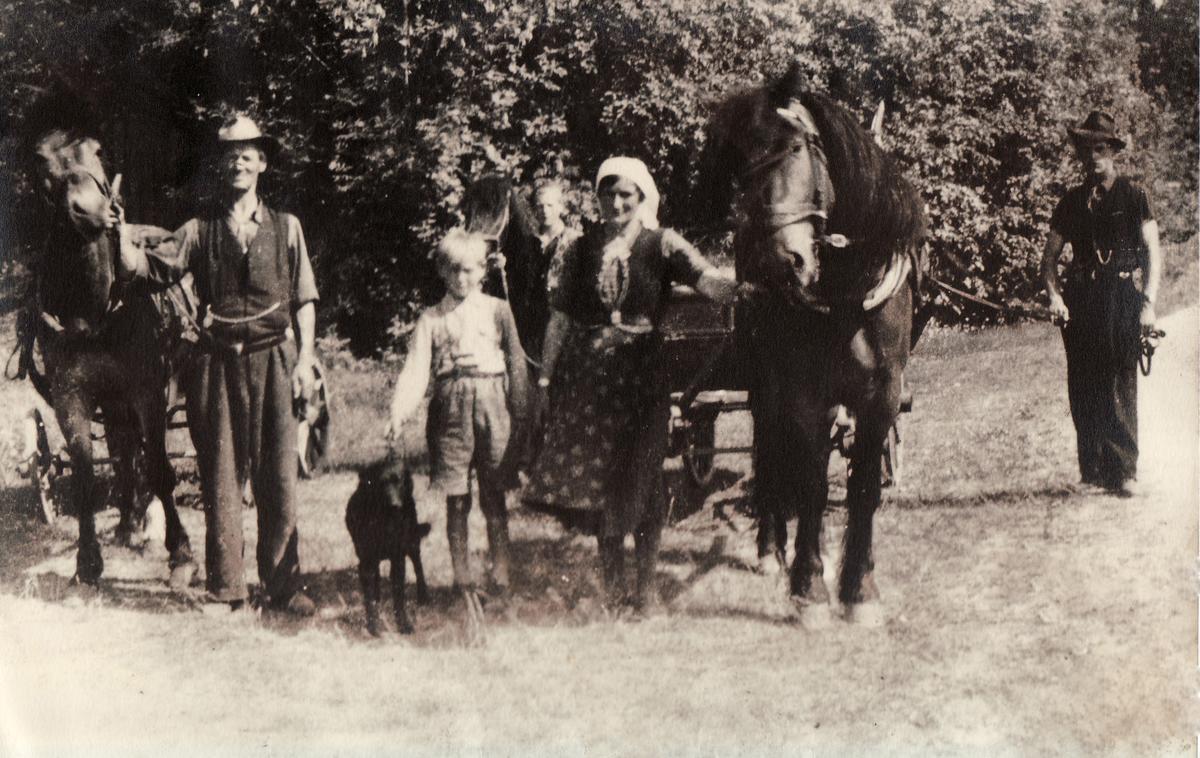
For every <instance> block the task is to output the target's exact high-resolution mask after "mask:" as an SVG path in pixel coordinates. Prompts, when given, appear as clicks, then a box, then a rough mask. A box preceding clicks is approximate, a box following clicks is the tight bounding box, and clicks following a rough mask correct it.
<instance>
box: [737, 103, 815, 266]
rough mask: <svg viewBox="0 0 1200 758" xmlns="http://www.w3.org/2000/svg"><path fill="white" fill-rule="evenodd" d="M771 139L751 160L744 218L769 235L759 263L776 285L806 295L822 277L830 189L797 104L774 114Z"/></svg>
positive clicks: (808, 124) (811, 125)
mask: <svg viewBox="0 0 1200 758" xmlns="http://www.w3.org/2000/svg"><path fill="white" fill-rule="evenodd" d="M773 115H774V117H775V121H776V123H775V124H774V129H773V130H772V132H771V133H772V138H771V140H770V142H769V143H767V144H766V145H765V148H764V149H761V150H759V151H758V153H757V154H756V155H754V156H753V157H752V158H751V161H750V167H749V170H748V171H747V172H746V178H745V180H744V185H745V192H744V195H743V198H744V207H745V211H746V214H747V216H748V217H749V218H750V219H751V220H752V221H753V222H756V223H757V225H758V226H759V228H762V229H765V230H766V231H767V232H768V233H769V235H770V244H769V245H766V246H765V247H766V249H765V250H763V251H762V252H763V254H764V260H761V261H760V262H759V265H760V266H761V267H762V273H764V274H766V275H767V276H769V277H771V278H773V279H776V280H777V281H788V280H793V281H795V282H796V283H797V284H799V285H800V287H802V288H804V289H807V288H809V287H812V286H813V285H815V284H816V283H817V281H818V279H819V278H820V275H821V259H820V256H819V255H818V254H817V240H818V238H819V236H820V234H821V232H822V231H823V227H824V220H825V217H826V211H827V209H828V207H829V206H830V205H831V204H832V201H833V197H832V185H831V184H830V183H829V179H828V174H827V173H826V168H825V165H824V157H823V155H822V154H821V148H820V142H819V136H818V134H817V128H816V125H815V124H814V123H813V121H812V116H811V115H810V114H809V113H808V111H807V110H805V109H804V107H803V106H802V105H801V104H800V103H799V101H796V100H789V101H788V102H787V103H786V104H785V105H784V106H782V107H779V108H776V109H775V113H774V114H773Z"/></svg>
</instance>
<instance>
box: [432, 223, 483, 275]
mask: <svg viewBox="0 0 1200 758" xmlns="http://www.w3.org/2000/svg"><path fill="white" fill-rule="evenodd" d="M486 260H487V240H485V239H484V238H483V235H481V234H478V233H476V232H468V231H467V230H466V229H463V228H462V227H455V228H454V229H451V230H450V231H448V232H446V236H445V237H442V241H441V242H439V243H438V246H437V265H438V267H439V268H441V267H442V266H445V265H446V264H447V263H451V262H454V261H477V262H479V263H484V262H485V261H486Z"/></svg>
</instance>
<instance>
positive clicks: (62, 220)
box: [34, 128, 196, 588]
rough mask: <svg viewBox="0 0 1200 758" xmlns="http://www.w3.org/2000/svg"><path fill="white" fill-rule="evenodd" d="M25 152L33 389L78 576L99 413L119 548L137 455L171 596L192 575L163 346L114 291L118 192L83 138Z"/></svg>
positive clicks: (129, 515) (93, 564)
mask: <svg viewBox="0 0 1200 758" xmlns="http://www.w3.org/2000/svg"><path fill="white" fill-rule="evenodd" d="M34 152H35V154H36V156H37V170H36V173H37V178H38V189H39V191H40V194H41V195H42V196H43V198H44V199H45V201H46V216H45V223H44V233H45V240H46V241H45V247H44V249H43V250H42V251H41V255H42V257H41V259H40V261H39V263H38V289H37V294H38V301H37V307H36V309H35V311H34V312H35V318H36V322H35V323H36V339H37V342H38V343H39V344H40V346H41V351H42V357H43V361H44V363H45V376H44V378H41V381H40V382H35V384H38V385H40V386H39V390H41V391H42V392H43V393H44V394H46V395H48V397H47V400H48V401H49V403H50V404H51V406H52V407H53V408H54V413H55V416H56V417H57V419H58V424H59V427H60V428H61V429H62V433H63V437H64V438H65V440H66V445H67V452H68V455H69V456H70V458H71V490H72V500H73V505H74V508H75V512H76V514H78V518H79V552H78V554H77V556H76V572H77V576H78V578H79V580H80V581H82V582H84V583H87V584H95V583H96V582H97V581H98V580H99V578H100V575H101V573H103V570H104V560H103V558H102V557H101V555H100V544H99V542H98V540H97V539H96V523H95V514H94V510H95V498H96V493H95V474H94V471H93V449H92V448H93V446H92V418H93V415H94V414H95V412H96V410H97V408H98V409H99V410H100V412H101V414H102V416H103V419H104V426H105V438H106V440H107V444H108V447H109V452H110V454H111V457H112V458H113V460H114V461H115V463H114V468H115V471H116V476H117V482H118V490H119V496H120V507H121V520H120V524H119V526H118V539H119V540H123V541H130V540H131V538H132V536H133V535H134V533H135V532H136V531H137V530H138V529H139V524H140V521H141V518H142V516H143V515H144V514H142V513H139V512H138V506H137V497H136V492H135V490H136V487H137V472H136V471H135V470H134V459H135V456H136V454H137V451H138V447H139V445H140V446H141V448H142V451H143V453H144V456H145V458H144V462H145V475H146V478H147V484H148V485H149V488H150V491H151V492H152V493H153V494H154V495H156V496H157V497H158V498H159V500H161V501H162V504H163V510H164V513H165V516H166V527H167V535H166V547H167V549H168V551H169V552H170V557H169V565H170V567H171V586H172V587H173V588H181V587H186V586H187V584H189V583H190V581H191V578H192V577H193V576H194V575H195V573H196V564H195V562H194V561H193V559H192V550H191V545H190V542H189V540H188V536H187V533H186V532H185V531H184V528H183V524H182V523H180V520H179V514H178V512H177V511H176V509H175V500H174V497H173V492H174V489H175V474H174V471H173V470H172V468H171V465H170V462H169V461H168V459H167V450H166V423H167V418H166V415H167V398H166V392H165V389H166V386H167V381H168V379H169V367H168V361H167V354H168V349H169V337H170V335H169V334H166V333H164V329H163V325H162V321H161V319H162V316H161V312H160V310H159V308H158V307H157V305H156V302H155V300H154V299H153V297H152V295H151V293H150V292H149V290H148V289H147V287H146V286H145V285H144V284H139V285H124V284H122V283H121V282H119V281H117V278H116V256H117V254H118V252H119V247H118V246H119V245H120V244H122V242H121V235H120V234H119V232H118V228H119V227H118V225H117V222H118V220H119V214H120V211H119V209H120V199H119V195H118V189H119V188H115V187H113V186H111V185H110V184H109V180H108V176H107V174H106V173H105V171H104V166H103V164H102V162H101V160H100V155H99V154H100V143H99V142H98V141H97V140H96V139H95V138H94V137H92V136H90V135H89V134H87V133H84V132H79V131H76V130H68V129H60V128H51V129H45V130H39V133H38V135H37V138H36V139H35V141H34ZM117 184H118V185H119V181H118V182H117Z"/></svg>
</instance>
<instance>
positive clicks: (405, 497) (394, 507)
mask: <svg viewBox="0 0 1200 758" xmlns="http://www.w3.org/2000/svg"><path fill="white" fill-rule="evenodd" d="M346 517H347V524H348V525H349V524H350V523H351V522H354V523H358V524H361V525H365V524H368V523H372V522H374V523H378V521H376V520H377V519H380V518H384V519H385V520H386V521H385V523H387V524H388V525H389V526H388V527H387V528H388V530H391V529H398V530H399V533H400V534H405V533H409V534H411V533H412V530H416V536H417V539H418V540H419V539H420V538H422V537H424V536H426V535H427V534H429V524H421V523H418V521H417V503H416V500H415V499H414V498H413V481H412V474H411V473H410V472H409V470H408V467H407V466H406V465H405V464H404V461H403V460H401V459H399V458H395V457H390V456H389V457H388V458H386V459H384V460H382V461H378V462H376V463H373V464H371V465H369V466H367V467H365V468H362V469H360V470H359V472H358V488H357V489H356V490H355V491H354V494H353V495H352V496H351V498H350V503H349V504H348V505H347V513H346ZM376 528H377V527H376ZM351 531H353V527H352V528H351Z"/></svg>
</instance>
